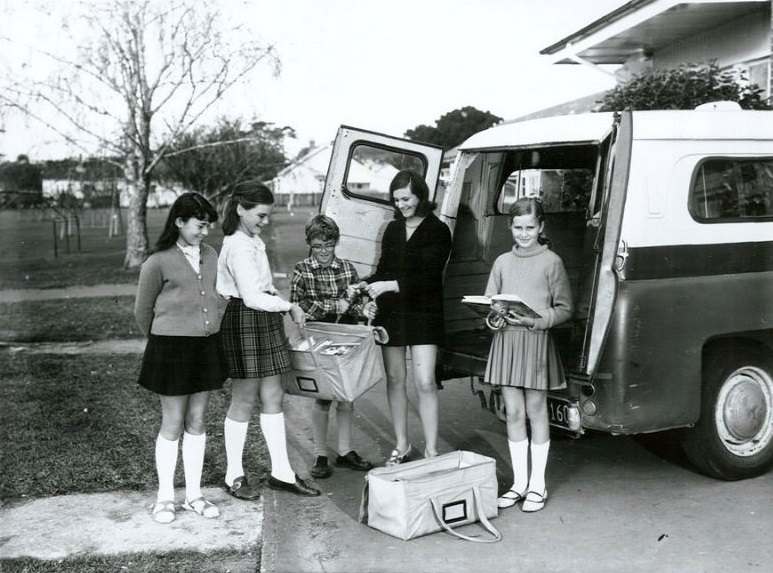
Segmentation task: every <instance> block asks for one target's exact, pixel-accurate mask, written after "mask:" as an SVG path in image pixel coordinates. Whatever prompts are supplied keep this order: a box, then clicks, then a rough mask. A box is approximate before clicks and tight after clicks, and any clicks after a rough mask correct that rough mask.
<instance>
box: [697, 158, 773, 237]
mask: <svg viewBox="0 0 773 573" xmlns="http://www.w3.org/2000/svg"><path fill="white" fill-rule="evenodd" d="M690 214H691V215H692V216H693V218H694V219H696V220H697V221H700V222H705V223H711V222H726V221H747V220H750V219H765V218H771V217H773V158H771V157H762V158H748V159H747V158H743V159H728V158H716V159H707V160H705V161H703V162H701V163H700V164H699V165H698V166H697V168H696V170H695V173H694V174H693V180H692V188H691V191H690Z"/></svg>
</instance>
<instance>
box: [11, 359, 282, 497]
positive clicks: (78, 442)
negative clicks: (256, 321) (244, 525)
mask: <svg viewBox="0 0 773 573" xmlns="http://www.w3.org/2000/svg"><path fill="white" fill-rule="evenodd" d="M139 364H140V357H139V356H113V357H99V358H97V357H94V356H82V355H81V356H58V355H27V354H24V353H16V354H14V353H9V352H2V353H0V371H2V372H3V382H2V384H1V385H0V403H3V404H7V405H11V404H12V405H13V407H7V408H5V409H4V412H3V416H2V418H0V457H2V460H3V471H2V472H0V499H2V500H11V499H17V498H21V497H28V498H31V497H43V496H50V495H58V494H67V493H74V492H78V493H85V492H103V491H112V490H118V489H131V490H153V489H154V488H155V487H156V485H157V484H156V470H155V465H154V453H153V452H154V444H155V439H156V435H157V433H158V426H159V423H160V419H161V414H160V405H159V402H158V398H157V396H156V395H154V394H152V393H150V392H148V391H147V390H145V389H143V388H141V387H139V386H138V385H137V384H136V382H135V380H136V376H137V371H138V368H139ZM229 398H230V395H229V388H228V387H227V388H226V389H225V390H222V391H218V392H213V393H212V399H211V402H210V406H209V408H208V411H207V452H206V458H205V463H204V474H203V478H202V483H203V485H209V486H217V485H219V484H220V482H221V480H222V479H223V474H224V472H225V450H224V446H223V419H224V418H225V412H226V409H227V407H228V400H229ZM256 415H257V414H256ZM244 463H245V470H246V472H247V474H248V475H252V476H255V478H254V479H257V478H259V477H262V476H263V474H264V473H265V472H266V469H267V468H268V466H269V462H268V452H267V450H266V448H265V443H264V442H263V437H262V435H261V433H260V428H259V425H258V424H257V420H256V421H255V423H253V424H251V425H250V430H249V435H248V437H247V448H246V450H245V454H244ZM176 485H178V486H182V485H183V475H182V464H179V465H178V473H177V479H176Z"/></svg>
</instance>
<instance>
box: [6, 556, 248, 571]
mask: <svg viewBox="0 0 773 573" xmlns="http://www.w3.org/2000/svg"><path fill="white" fill-rule="evenodd" d="M256 558H258V563H257V565H255V559H256ZM0 570H2V571H3V572H4V573H104V572H106V571H119V572H123V571H126V572H130V573H157V572H158V571H173V572H174V573H227V572H231V573H234V572H246V571H256V572H257V571H260V559H259V556H256V555H255V554H253V553H251V552H236V551H213V552H212V553H206V554H202V553H196V552H192V551H169V552H168V553H164V554H157V553H152V554H151V553H129V554H124V555H114V556H113V555H111V556H106V557H70V558H67V559H62V560H59V561H43V560H40V559H30V558H24V559H2V560H0Z"/></svg>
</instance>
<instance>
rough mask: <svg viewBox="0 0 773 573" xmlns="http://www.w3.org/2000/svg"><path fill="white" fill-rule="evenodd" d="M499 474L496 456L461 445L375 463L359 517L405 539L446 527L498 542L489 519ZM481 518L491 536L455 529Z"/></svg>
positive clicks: (493, 510)
mask: <svg viewBox="0 0 773 573" xmlns="http://www.w3.org/2000/svg"><path fill="white" fill-rule="evenodd" d="M496 474H497V471H496V460H494V459H493V458H489V457H487V456H483V455H480V454H476V453H474V452H466V451H461V450H460V451H456V452H450V453H448V454H443V455H440V456H436V457H434V458H427V459H423V460H417V461H415V462H408V463H405V464H400V465H397V466H392V467H380V468H374V469H372V470H370V471H369V472H368V474H367V476H366V478H365V480H366V483H365V488H364V490H363V494H362V504H361V506H360V521H361V522H362V523H367V524H368V525H369V526H370V527H373V528H374V529H378V530H379V531H383V532H384V533H388V534H389V535H393V536H394V537H398V538H400V539H403V540H409V539H413V538H415V537H420V536H422V535H427V534H429V533H435V532H437V531H441V530H445V531H447V532H448V533H451V534H452V535H455V536H456V537H459V538H461V539H465V540H467V541H477V542H481V543H493V542H496V541H500V540H501V539H502V534H501V533H500V532H499V531H498V530H497V528H496V527H494V525H493V524H492V523H491V522H490V521H489V519H491V518H494V517H496V516H497V475H496ZM477 521H480V523H481V525H482V526H483V527H484V528H485V529H486V530H487V531H488V532H489V533H490V534H491V537H484V538H481V537H473V536H470V535H464V534H462V533H459V532H458V531H455V528H457V527H460V526H462V525H469V524H471V523H475V522H477Z"/></svg>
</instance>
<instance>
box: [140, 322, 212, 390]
mask: <svg viewBox="0 0 773 573" xmlns="http://www.w3.org/2000/svg"><path fill="white" fill-rule="evenodd" d="M225 379H226V367H225V359H224V357H223V350H222V347H221V345H220V336H219V334H213V335H212V336H157V335H155V334H151V335H150V337H149V338H148V344H147V346H146V347H145V353H144V354H143V356H142V366H141V367H140V374H139V378H138V380H137V383H138V384H139V385H140V386H142V387H143V388H147V389H148V390H150V391H152V392H155V393H156V394H161V395H163V396H187V395H189V394H195V393H197V392H205V391H208V390H218V389H220V388H222V387H223V383H224V382H225Z"/></svg>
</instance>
